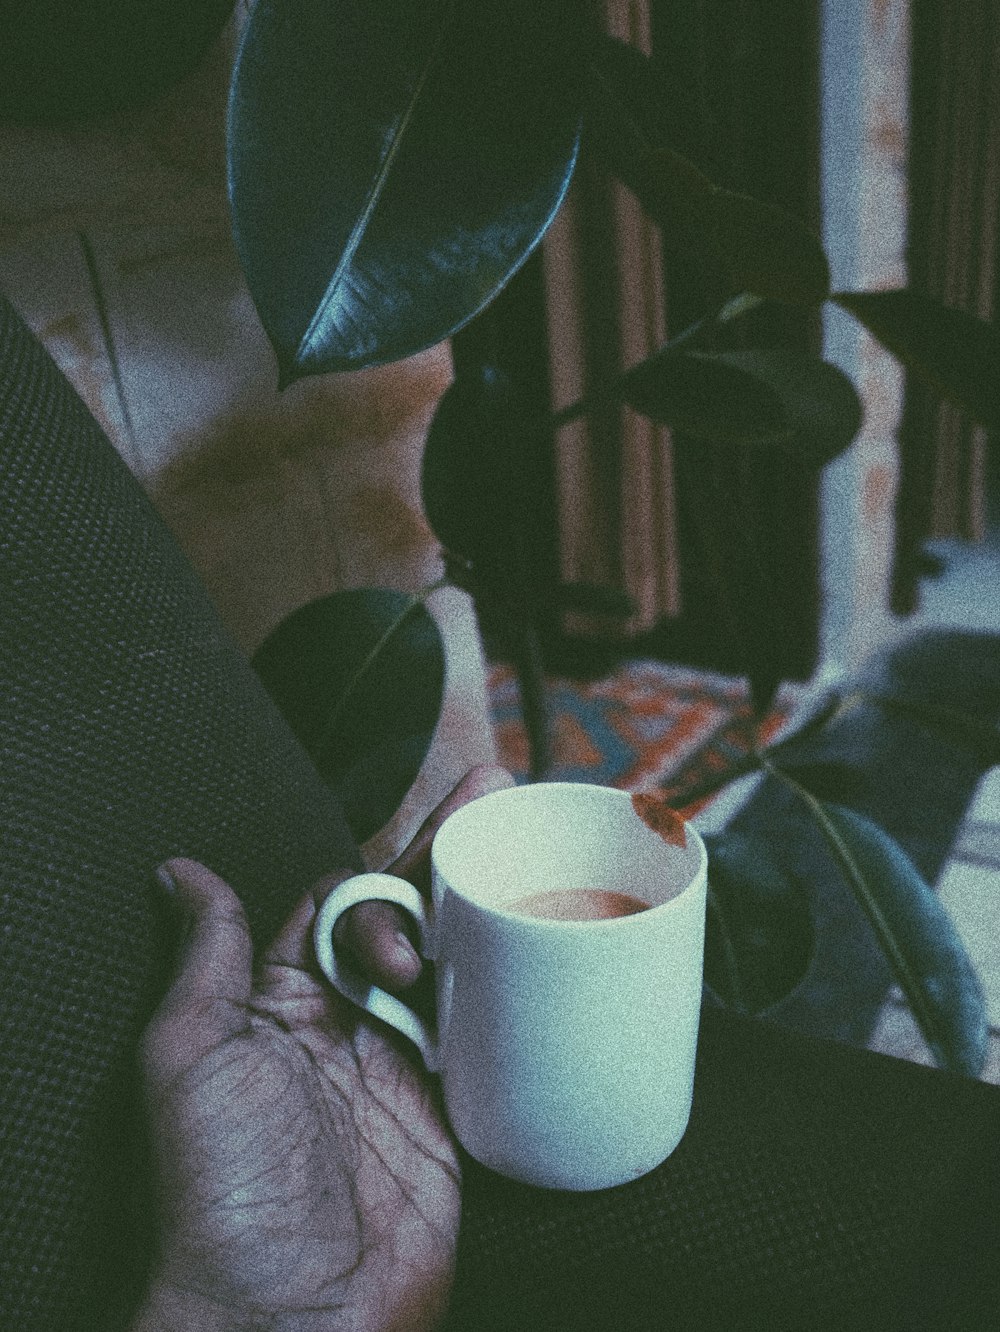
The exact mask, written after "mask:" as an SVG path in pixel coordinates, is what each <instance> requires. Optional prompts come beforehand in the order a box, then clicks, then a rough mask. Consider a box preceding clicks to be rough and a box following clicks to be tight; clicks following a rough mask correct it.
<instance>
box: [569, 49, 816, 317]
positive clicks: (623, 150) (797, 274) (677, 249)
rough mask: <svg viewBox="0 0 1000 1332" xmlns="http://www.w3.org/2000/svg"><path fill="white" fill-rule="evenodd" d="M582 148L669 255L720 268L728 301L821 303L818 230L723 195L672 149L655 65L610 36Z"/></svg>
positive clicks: (593, 84)
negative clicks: (635, 203) (659, 235)
mask: <svg viewBox="0 0 1000 1332" xmlns="http://www.w3.org/2000/svg"><path fill="white" fill-rule="evenodd" d="M588 73H589V80H588V83H587V94H588V95H587V103H586V110H587V115H586V128H585V144H586V146H587V147H588V149H590V150H592V151H593V152H594V153H595V155H596V156H597V157H599V158H600V159H601V160H602V161H603V162H604V163H605V165H606V166H607V167H608V168H609V169H610V170H611V171H613V172H614V173H615V174H616V175H617V176H618V177H619V179H620V180H622V181H623V182H624V183H625V184H626V185H627V186H628V187H629V189H631V190H632V191H633V193H634V194H635V195H636V196H637V197H638V199H639V202H640V203H641V204H642V206H643V208H644V209H645V210H646V212H647V213H648V214H649V215H650V217H652V219H653V220H654V221H655V222H657V223H658V224H659V225H660V227H661V228H662V230H663V242H664V245H665V247H666V248H667V250H668V251H669V252H670V253H671V254H675V255H677V256H678V257H679V258H681V259H683V260H684V261H686V262H690V261H691V258H692V256H696V257H699V258H700V259H701V260H702V262H703V264H704V265H705V266H706V267H708V268H711V269H712V270H714V272H715V275H716V277H717V278H718V279H719V281H720V282H721V284H722V286H723V288H724V289H725V290H727V291H728V292H729V293H730V294H735V293H737V292H743V291H748V292H753V293H754V294H755V295H757V296H761V297H765V298H769V299H772V300H776V301H783V302H785V303H787V304H795V305H820V304H822V302H823V301H824V300H825V299H826V298H827V296H828V295H829V294H830V267H829V264H828V262H827V258H826V254H825V252H824V250H823V246H822V243H821V241H820V239H819V237H818V236H817V235H816V233H815V232H814V231H812V230H811V229H810V228H809V227H808V226H806V225H805V223H803V222H802V221H800V220H799V219H798V218H797V217H794V216H793V215H792V214H791V213H788V212H786V211H785V210H784V209H783V208H779V207H778V206H777V205H775V204H772V203H767V202H764V201H763V200H760V199H755V198H752V197H751V196H750V195H746V194H740V193H738V192H736V191H733V190H726V189H722V188H721V187H720V186H717V185H715V184H714V183H713V182H712V181H711V180H710V179H709V178H708V176H706V175H705V174H704V172H702V171H701V170H699V168H698V167H696V166H695V165H694V163H693V162H691V161H690V160H689V159H688V158H686V157H684V156H683V155H682V154H681V153H679V152H677V151H676V150H675V149H674V148H673V147H672V146H671V142H670V140H671V125H670V117H669V113H668V112H667V110H666V107H665V104H664V99H663V94H662V90H661V83H662V76H661V75H660V74H659V73H658V71H657V69H656V66H655V64H654V63H653V62H652V61H651V60H650V58H649V57H648V56H646V55H644V54H643V53H642V52H641V51H638V50H636V48H635V47H632V46H628V45H627V44H625V43H624V42H620V41H617V40H616V39H614V38H612V37H605V38H603V39H602V40H601V41H599V42H597V43H595V44H594V45H593V47H592V51H591V60H590V66H589V70H588Z"/></svg>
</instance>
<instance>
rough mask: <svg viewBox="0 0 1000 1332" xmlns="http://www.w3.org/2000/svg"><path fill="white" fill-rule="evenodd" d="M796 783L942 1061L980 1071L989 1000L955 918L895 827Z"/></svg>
mask: <svg viewBox="0 0 1000 1332" xmlns="http://www.w3.org/2000/svg"><path fill="white" fill-rule="evenodd" d="M785 780H786V781H788V779H787V777H786V778H785ZM791 785H793V786H794V787H795V789H796V790H797V791H798V793H799V794H800V795H801V796H802V797H803V798H804V799H805V801H806V803H807V804H808V805H809V807H810V809H811V810H812V812H813V814H814V816H815V817H816V820H817V822H818V824H819V827H820V829H821V831H822V832H823V835H824V837H825V838H826V840H827V843H828V844H829V846H830V849H831V850H832V852H833V853H834V855H835V856H836V858H837V860H838V862H839V864H840V866H841V868H842V870H843V872H844V874H845V876H846V878H847V880H848V882H849V883H850V885H851V888H852V890H853V892H854V895H855V897H856V898H857V900H858V902H859V903H860V905H861V906H862V908H863V909H864V911H865V914H866V915H867V916H868V919H869V921H870V922H871V925H872V928H873V929H874V931H875V934H876V936H877V937H878V940H879V943H880V944H881V945H882V948H883V949H884V951H885V954H886V957H887V959H888V961H889V965H890V966H891V967H892V970H893V974H894V975H895V978H896V980H897V981H898V983H899V985H900V987H901V989H902V991H903V993H904V995H905V996H906V999H907V1002H908V1003H909V1005H910V1008H911V1009H912V1010H913V1015H914V1017H915V1018H916V1020H917V1023H918V1024H919V1026H920V1029H921V1031H922V1032H923V1034H924V1038H925V1040H926V1041H927V1044H928V1045H929V1047H930V1049H931V1053H932V1054H933V1055H934V1058H935V1060H936V1061H937V1062H938V1064H940V1065H941V1066H942V1067H944V1068H948V1069H952V1070H953V1071H956V1072H959V1073H965V1074H968V1075H969V1076H970V1077H976V1076H977V1075H978V1074H979V1072H980V1070H981V1069H982V1066H983V1061H984V1059H985V1057H986V1048H987V1042H988V1040H989V1027H988V1024H987V1021H986V1005H985V999H984V997H983V990H982V986H981V985H980V983H979V978H978V977H977V976H976V973H975V970H974V969H973V966H972V963H971V962H970V960H969V956H968V954H967V953H966V951H965V948H964V947H963V945H962V941H961V939H960V938H959V937H958V933H957V932H956V930H955V926H954V925H953V924H952V921H951V917H950V916H949V915H948V913H947V912H946V911H945V909H944V907H943V906H942V905H941V903H940V902H939V901H938V899H937V897H936V896H935V895H934V893H933V892H932V891H931V889H930V888H929V887H928V886H927V884H926V883H925V882H924V880H923V879H922V878H921V876H920V874H919V872H918V871H917V869H916V867H915V866H914V864H913V862H912V861H911V860H910V858H909V857H908V856H907V855H906V853H905V852H904V851H903V849H902V848H901V847H900V846H899V844H898V843H897V842H895V841H894V840H893V839H892V838H891V837H890V836H889V835H888V833H886V832H885V831H883V829H881V828H879V827H878V826H877V825H876V824H874V823H872V821H871V820H870V819H867V818H865V817H864V815H862V814H858V813H856V812H855V811H854V810H851V809H846V808H845V807H844V806H842V805H834V804H829V803H828V802H826V801H821V800H816V799H815V798H814V797H813V796H811V795H809V794H808V792H805V791H804V790H803V789H802V788H801V787H798V786H797V784H795V783H791Z"/></svg>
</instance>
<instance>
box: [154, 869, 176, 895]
mask: <svg viewBox="0 0 1000 1332" xmlns="http://www.w3.org/2000/svg"><path fill="white" fill-rule="evenodd" d="M153 877H154V878H155V879H156V881H157V883H159V885H160V887H161V888H162V889H163V891H164V892H166V893H169V895H170V896H171V897H176V896H177V880H176V879H175V878H174V876H173V875H172V874H171V873H170V871H169V870H168V869H167V867H166V865H159V866H158V867H157V868H156V869H155V870H154V871H153Z"/></svg>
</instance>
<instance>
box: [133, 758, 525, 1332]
mask: <svg viewBox="0 0 1000 1332" xmlns="http://www.w3.org/2000/svg"><path fill="white" fill-rule="evenodd" d="M511 783H512V779H511V778H510V776H509V775H508V774H507V773H505V772H504V771H503V770H502V769H496V768H477V769H474V770H473V771H472V772H471V773H470V774H469V775H468V776H467V777H466V778H465V780H464V781H463V782H461V783H460V784H459V785H458V786H457V787H456V789H455V790H454V791H453V792H452V794H451V795H450V796H449V797H448V799H447V800H445V801H444V802H443V803H442V804H441V805H440V806H439V807H438V808H437V809H436V810H435V811H434V813H433V814H432V815H431V817H430V818H429V819H428V820H427V822H426V823H425V824H424V826H423V827H422V828H421V829H420V831H419V832H418V833H417V835H416V837H415V838H414V840H413V841H412V842H411V844H410V845H409V847H408V848H407V849H406V851H404V853H403V854H402V855H401V856H400V857H399V859H398V860H397V861H396V862H395V864H394V865H392V866H391V867H390V868H391V872H392V873H393V874H397V875H400V876H402V877H404V878H408V879H410V881H411V882H415V883H416V884H417V886H418V887H424V888H425V889H426V887H427V886H428V884H429V870H430V855H429V852H430V844H431V841H432V839H433V835H434V833H435V832H436V830H437V828H438V827H439V826H440V824H441V822H442V821H443V820H444V818H446V817H447V815H448V814H449V813H451V812H452V811H453V810H455V809H457V808H459V807H460V806H461V805H463V804H465V803H467V802H468V801H469V800H471V799H473V798H475V797H476V796H478V795H482V794H485V793H486V792H487V791H490V790H495V789H499V788H500V787H503V786H509V785H511ZM167 868H168V870H169V872H170V875H171V876H172V878H173V880H174V884H175V896H176V901H177V903H178V906H179V908H180V910H181V911H182V913H183V914H184V915H185V917H186V921H187V935H186V938H185V941H184V943H183V947H182V957H181V960H180V966H179V969H178V974H177V976H176V978H175V979H174V981H173V984H172V985H171V987H170V989H169V990H168V992H167V994H166V996H165V997H164V999H163V1002H162V1003H161V1004H160V1007H159V1008H158V1010H157V1012H156V1013H155V1014H154V1016H153V1019H152V1021H151V1023H150V1025H149V1027H148V1028H147V1031H146V1034H145V1038H144V1044H143V1062H144V1069H145V1083H146V1093H147V1101H148V1107H149V1119H150V1128H151V1138H152V1142H153V1146H154V1152H155V1161H156V1170H157V1177H158V1184H159V1202H160V1218H159V1221H160V1245H159V1252H158V1256H157V1262H156V1270H155V1277H154V1280H153V1282H152V1286H151V1289H150V1292H149V1296H148V1299H147V1302H146V1305H145V1307H144V1309H143V1311H142V1312H141V1314H140V1315H139V1318H138V1320H137V1321H136V1323H135V1324H134V1325H133V1327H134V1332H165V1330H166V1329H171V1330H172V1329H174V1328H176V1329H181V1328H183V1329H185V1332H209V1330H211V1332H215V1330H216V1329H218V1330H219V1332H222V1330H223V1329H225V1330H227V1332H229V1330H231V1329H240V1332H250V1330H251V1329H258V1328H261V1329H263V1328H267V1329H268V1330H269V1332H333V1330H334V1329H337V1332H340V1330H341V1329H351V1330H352V1332H377V1330H381V1329H393V1330H394V1332H404V1330H405V1332H417V1330H418V1329H426V1328H430V1327H433V1326H434V1325H435V1324H436V1322H437V1321H438V1320H439V1318H440V1317H441V1315H442V1314H443V1311H444V1308H445V1304H446V1302H447V1297H448V1292H449V1290H450V1285H451V1279H452V1272H453V1267H454V1254H455V1242H456V1235H457V1230H458V1219H459V1190H460V1179H459V1168H458V1161H457V1157H456V1154H455V1148H454V1144H453V1141H452V1139H451V1136H450V1134H449V1132H448V1130H447V1127H446V1126H445V1124H444V1121H443V1119H442V1115H441V1111H440V1108H439V1105H438V1101H437V1097H436V1093H435V1089H434V1087H433V1085H432V1083H431V1082H430V1079H429V1078H428V1077H427V1075H426V1073H425V1071H424V1069H423V1066H422V1065H421V1064H420V1062H419V1056H418V1055H417V1054H416V1052H415V1051H413V1050H412V1049H411V1048H410V1047H409V1046H408V1044H407V1042H406V1041H405V1040H404V1039H403V1038H401V1037H399V1036H398V1035H397V1033H395V1032H393V1031H390V1030H388V1029H387V1028H385V1027H383V1026H381V1025H380V1024H378V1023H376V1022H375V1021H374V1020H373V1019H371V1018H369V1017H367V1016H366V1015H364V1014H361V1013H359V1012H358V1011H357V1010H356V1009H354V1008H353V1007H352V1006H351V1005H349V1004H348V1003H347V1002H346V1001H345V1000H343V999H342V998H341V997H340V996H339V995H338V994H337V993H336V992H335V991H334V990H333V988H332V987H331V986H330V985H329V983H328V982H327V981H326V979H325V978H324V977H323V976H322V974H321V973H320V971H319V969H318V967H317V965H316V963H315V960H314V956H313V949H312V926H313V921H314V919H315V915H316V912H317V910H318V909H319V907H320V906H321V905H322V903H323V901H324V900H325V898H326V896H327V895H328V894H329V892H330V891H332V889H333V888H334V887H335V886H336V885H337V884H338V883H340V882H341V881H342V880H343V879H344V878H346V877H348V874H347V873H346V872H345V873H340V874H336V875H331V876H329V877H328V878H326V879H324V880H322V881H321V882H320V883H319V884H317V885H316V887H315V888H314V889H313V890H312V891H311V892H309V893H308V894H306V896H305V897H303V898H302V900H301V901H300V902H299V903H298V905H297V906H296V907H295V909H294V910H293V911H292V913H291V915H290V917H289V919H288V921H287V922H286V924H285V925H284V926H283V928H282V929H281V931H280V932H279V934H278V935H277V937H276V939H275V940H274V942H273V943H272V944H271V946H270V947H269V948H268V949H266V951H265V952H264V954H263V956H262V957H261V958H260V959H259V961H258V964H257V967H256V970H255V971H253V970H252V962H253V958H252V946H251V942H250V936H249V932H248V929H247V923H246V917H245V915H244V913H243V908H242V906H241V904H240V902H239V899H238V898H237V897H236V895H235V893H234V892H233V891H232V889H231V888H230V887H229V886H228V885H227V884H225V883H224V882H223V881H222V880H221V879H219V878H218V877H217V876H216V875H215V874H213V873H212V872H211V871H210V870H208V869H206V868H205V867H204V866H202V865H198V864H196V863H195V862H193V861H189V860H173V861H169V862H168V864H167ZM401 924H402V917H401V916H400V915H399V914H398V913H397V911H396V909H395V908H393V907H390V906H388V904H386V903H364V904H362V905H360V906H358V907H356V908H354V910H353V911H351V912H349V913H347V914H345V916H344V917H343V919H342V921H341V922H340V927H341V929H342V934H341V936H340V943H341V945H342V946H344V947H346V948H349V949H350V950H351V951H352V952H353V953H354V955H355V958H356V961H357V964H358V965H359V966H360V967H361V969H362V970H364V971H365V972H366V973H367V974H368V975H370V977H371V979H372V980H373V981H375V982H376V983H378V984H381V985H383V986H384V987H386V988H389V989H395V990H397V991H399V990H400V989H403V988H405V987H406V986H407V985H408V984H409V983H411V982H412V981H413V980H415V979H416V977H417V975H418V973H419V970H420V960H419V958H418V957H417V955H416V953H415V952H414V951H413V949H412V947H411V946H410V945H409V944H408V943H407V942H406V940H405V937H404V936H403V935H402V934H401V928H400V927H401Z"/></svg>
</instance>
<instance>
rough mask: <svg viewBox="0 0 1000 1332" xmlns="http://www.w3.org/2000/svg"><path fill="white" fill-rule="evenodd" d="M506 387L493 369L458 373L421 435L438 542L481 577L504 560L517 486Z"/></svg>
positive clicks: (512, 412) (512, 411)
mask: <svg viewBox="0 0 1000 1332" xmlns="http://www.w3.org/2000/svg"><path fill="white" fill-rule="evenodd" d="M516 416H517V412H516V405H515V401H514V396H513V393H512V389H511V385H510V382H509V381H508V380H507V378H506V377H505V376H504V375H502V374H501V373H500V372H499V371H498V370H496V369H495V368H493V367H492V366H485V367H482V368H477V370H476V371H475V372H472V373H468V374H462V375H460V376H459V377H458V378H457V379H456V380H455V381H454V383H452V384H451V385H450V386H449V388H448V389H447V390H446V392H445V393H444V395H443V396H442V398H441V401H440V402H439V403H438V407H437V411H436V412H435V414H434V419H433V421H432V422H431V425H430V429H429V431H428V432H427V444H426V446H425V448H424V461H423V470H422V475H421V490H422V497H423V507H424V513H425V514H426V515H427V521H428V522H429V523H430V525H431V528H432V529H433V531H434V535H435V536H436V537H437V538H438V540H439V541H440V542H441V544H442V545H443V546H444V547H445V548H446V549H447V550H448V551H450V552H451V553H452V554H454V555H460V556H462V558H463V559H465V560H468V561H470V562H471V563H473V564H475V565H476V566H477V567H478V568H479V569H480V571H481V572H483V571H485V570H487V569H493V570H497V569H498V567H499V566H501V565H503V564H505V563H507V562H509V559H510V555H511V550H512V543H513V540H514V537H513V533H514V528H515V526H516V523H517V517H518V512H519V509H520V507H521V506H520V503H519V500H520V494H521V489H520V488H521V485H522V484H523V482H522V479H521V474H520V469H519V468H518V463H517V442H518V434H517V431H518V425H517V420H516Z"/></svg>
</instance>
